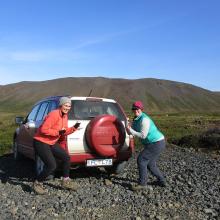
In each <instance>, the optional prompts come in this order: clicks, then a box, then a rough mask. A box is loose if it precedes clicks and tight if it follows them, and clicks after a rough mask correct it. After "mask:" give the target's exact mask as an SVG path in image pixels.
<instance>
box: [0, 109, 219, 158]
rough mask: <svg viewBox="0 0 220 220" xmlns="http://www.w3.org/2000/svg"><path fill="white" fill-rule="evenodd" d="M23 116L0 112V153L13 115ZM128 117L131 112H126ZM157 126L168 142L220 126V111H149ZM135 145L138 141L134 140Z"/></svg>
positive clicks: (8, 146) (9, 142)
mask: <svg viewBox="0 0 220 220" xmlns="http://www.w3.org/2000/svg"><path fill="white" fill-rule="evenodd" d="M16 115H18V116H25V113H23V112H22V113H19V112H17V113H13V112H12V113H6V112H0V155H2V154H4V153H7V152H9V151H10V150H11V147H12V144H13V134H14V131H15V129H16V127H17V125H16V124H15V117H16ZM127 115H128V116H129V117H130V118H132V116H131V112H129V113H128V114H127ZM149 115H150V116H151V118H152V119H153V120H154V122H155V123H156V125H157V126H158V128H159V129H160V130H161V131H162V132H163V134H164V135H165V137H166V139H167V141H168V142H169V143H174V142H175V141H176V140H178V139H180V138H182V137H184V136H187V135H199V134H201V133H202V132H204V131H205V130H207V129H209V128H211V127H215V126H218V127H219V126H220V113H209V114H208V113H207V114H205V113H197V114H196V113H171V114H170V113H168V114H157V113H150V114H149ZM136 146H137V148H138V146H140V142H139V141H138V140H136Z"/></svg>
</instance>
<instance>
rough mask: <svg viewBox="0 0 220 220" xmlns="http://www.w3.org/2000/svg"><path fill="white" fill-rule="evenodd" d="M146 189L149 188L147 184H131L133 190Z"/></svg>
mask: <svg viewBox="0 0 220 220" xmlns="http://www.w3.org/2000/svg"><path fill="white" fill-rule="evenodd" d="M146 189H148V186H147V185H140V184H137V185H132V186H131V190H133V191H140V190H146Z"/></svg>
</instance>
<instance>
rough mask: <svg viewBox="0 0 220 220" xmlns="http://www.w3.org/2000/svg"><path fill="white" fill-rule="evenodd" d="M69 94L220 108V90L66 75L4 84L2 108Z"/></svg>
mask: <svg viewBox="0 0 220 220" xmlns="http://www.w3.org/2000/svg"><path fill="white" fill-rule="evenodd" d="M90 93H91V94H90ZM66 94H70V95H72V96H88V95H89V94H90V95H91V96H97V97H105V98H113V99H116V100H117V101H118V102H119V103H120V104H121V105H122V106H123V107H124V108H125V109H130V106H131V103H132V102H133V101H135V100H142V101H143V102H144V105H145V107H146V110H147V111H150V112H179V111H201V112H202V111H219V109H220V92H213V91H209V90H207V89H204V88H200V87H198V86H194V85H192V84H188V83H182V82H175V81H172V80H163V79H154V78H141V79H123V78H106V77H67V78H57V79H51V80H46V81H22V82H18V83H13V84H8V85H2V86H0V110H2V111H3V110H7V109H11V108H13V109H17V110H22V109H27V108H30V106H31V105H32V104H33V103H34V102H36V101H38V100H39V99H41V98H44V97H47V96H53V95H66Z"/></svg>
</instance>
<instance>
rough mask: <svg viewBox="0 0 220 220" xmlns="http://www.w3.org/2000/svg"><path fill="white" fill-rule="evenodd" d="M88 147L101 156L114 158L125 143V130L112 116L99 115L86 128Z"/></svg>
mask: <svg viewBox="0 0 220 220" xmlns="http://www.w3.org/2000/svg"><path fill="white" fill-rule="evenodd" d="M86 141H87V144H88V146H89V147H90V148H91V149H93V150H95V152H96V153H97V154H99V155H101V156H107V157H108V156H116V155H117V153H118V152H119V151H120V148H121V146H123V145H124V142H125V128H124V125H123V124H122V122H121V121H120V120H119V119H117V118H116V117H115V116H114V115H99V116H97V117H96V118H94V119H92V120H91V121H90V123H89V124H88V126H87V128H86Z"/></svg>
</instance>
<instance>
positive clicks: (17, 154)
mask: <svg viewBox="0 0 220 220" xmlns="http://www.w3.org/2000/svg"><path fill="white" fill-rule="evenodd" d="M13 156H14V160H16V161H18V160H20V159H21V156H22V155H21V153H20V152H19V151H18V144H17V142H16V140H14V142H13Z"/></svg>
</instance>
